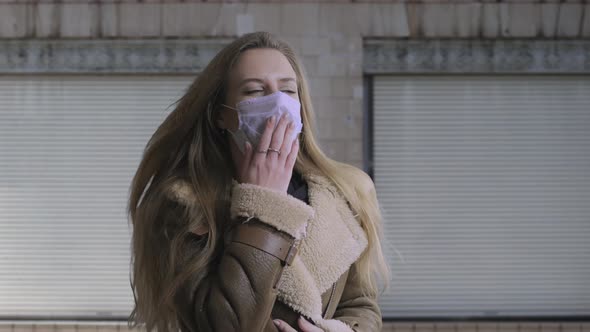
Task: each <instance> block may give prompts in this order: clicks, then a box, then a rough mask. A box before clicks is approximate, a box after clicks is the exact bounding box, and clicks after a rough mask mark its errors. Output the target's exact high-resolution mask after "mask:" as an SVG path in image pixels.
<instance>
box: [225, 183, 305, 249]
mask: <svg viewBox="0 0 590 332" xmlns="http://www.w3.org/2000/svg"><path fill="white" fill-rule="evenodd" d="M313 216H314V210H313V208H312V207H311V206H309V205H307V204H305V202H302V201H301V200H299V199H298V198H296V197H293V196H291V195H289V194H287V193H284V192H280V191H276V190H272V189H269V188H265V187H262V186H258V185H254V184H249V183H238V182H237V181H235V180H233V187H232V201H231V217H232V218H236V217H248V218H257V219H259V220H260V221H262V222H264V223H266V224H268V225H271V226H273V227H275V228H276V229H278V230H280V231H283V232H286V233H288V234H290V235H291V236H293V237H294V238H295V239H301V238H303V237H304V236H305V228H306V227H307V222H308V221H309V220H310V219H311V218H313Z"/></svg>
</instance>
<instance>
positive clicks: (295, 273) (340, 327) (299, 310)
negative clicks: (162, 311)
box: [167, 172, 382, 332]
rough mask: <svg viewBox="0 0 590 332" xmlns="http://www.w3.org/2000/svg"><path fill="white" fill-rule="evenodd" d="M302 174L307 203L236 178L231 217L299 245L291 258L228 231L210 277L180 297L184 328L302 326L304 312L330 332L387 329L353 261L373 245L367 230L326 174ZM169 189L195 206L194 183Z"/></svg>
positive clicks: (176, 199)
mask: <svg viewBox="0 0 590 332" xmlns="http://www.w3.org/2000/svg"><path fill="white" fill-rule="evenodd" d="M301 175H302V176H303V179H304V180H305V182H306V183H307V186H308V197H309V205H308V204H306V203H305V202H303V201H301V200H299V199H298V198H295V197H293V196H291V195H289V194H287V193H281V192H278V191H274V190H271V189H267V188H264V187H260V186H256V185H252V184H240V183H238V182H236V181H235V180H234V181H233V188H232V194H231V198H232V201H231V216H232V220H240V222H238V223H237V224H238V225H240V224H241V225H244V227H245V226H246V225H247V226H248V227H254V230H260V231H266V232H263V233H264V234H265V235H264V236H267V237H268V238H269V240H272V239H270V238H271V237H280V238H281V239H282V240H287V241H291V243H292V245H293V246H294V247H297V249H298V251H297V254H296V255H295V256H294V258H293V260H292V262H291V264H290V265H289V264H285V263H284V262H281V260H280V259H278V258H277V257H275V256H273V255H271V254H269V253H268V252H265V251H264V250H261V249H259V248H256V247H255V246H252V245H246V244H244V243H240V242H232V241H231V236H229V239H230V240H229V241H225V244H224V248H223V250H222V251H221V252H222V253H221V257H220V258H219V260H217V261H216V262H218V265H216V266H215V267H213V268H212V272H211V273H210V276H209V277H207V278H206V279H205V280H204V281H203V282H200V283H199V284H189V285H186V288H185V289H186V292H185V296H183V297H182V298H181V299H180V300H179V306H180V307H182V308H183V310H182V312H180V313H179V318H180V321H181V322H182V323H181V324H182V329H183V331H195V332H196V331H248V332H250V331H251V332H258V331H278V330H277V328H276V327H275V326H274V325H273V323H272V319H275V318H280V319H283V320H285V321H286V322H288V323H289V324H290V325H291V326H293V327H294V328H295V329H297V330H298V325H297V323H296V320H297V318H298V317H299V316H300V315H302V316H305V317H307V318H308V319H309V320H311V321H312V322H313V323H315V324H316V325H317V326H319V327H321V328H322V329H323V330H324V331H329V332H350V331H363V332H377V331H380V330H381V326H382V323H381V312H380V309H379V306H378V305H377V300H376V298H375V297H374V296H365V295H363V294H362V292H361V289H360V285H359V280H358V278H357V271H356V264H355V262H356V261H357V260H358V258H359V257H360V255H361V254H362V253H363V251H364V250H365V249H366V248H367V244H368V243H367V236H366V234H365V232H364V231H363V229H362V227H361V226H360V223H359V221H358V220H357V219H356V216H355V215H353V213H352V211H351V209H350V208H349V206H348V203H347V202H346V201H345V199H344V197H343V196H342V195H341V194H340V192H339V190H337V188H336V187H335V186H334V184H333V183H331V181H330V180H329V179H328V178H327V177H324V176H323V175H320V174H318V173H314V172H303V173H302V174H301ZM367 178H368V177H367ZM371 186H372V182H371ZM167 193H168V194H169V197H170V198H171V200H173V201H174V202H177V203H179V204H178V205H181V206H184V207H185V208H188V209H189V211H196V210H197V209H196V207H195V204H196V203H195V202H196V199H195V197H194V192H193V191H192V187H191V186H190V184H189V183H188V182H185V181H184V180H179V181H177V182H175V183H174V184H173V185H172V186H171V187H170V188H168V191H167ZM194 213H197V212H193V214H194ZM195 218H196V216H195ZM251 229H252V228H251ZM261 234H262V233H261ZM277 239H278V238H277Z"/></svg>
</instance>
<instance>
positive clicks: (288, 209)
mask: <svg viewBox="0 0 590 332" xmlns="http://www.w3.org/2000/svg"><path fill="white" fill-rule="evenodd" d="M231 209H232V211H231V216H232V219H233V220H234V221H235V220H240V221H241V222H247V223H248V224H249V225H248V226H249V227H250V230H253V229H252V227H253V228H254V229H258V230H260V231H261V233H263V234H264V236H266V237H280V239H274V240H281V239H282V240H284V239H288V240H289V241H291V242H292V243H295V239H296V238H301V236H302V235H303V230H304V229H305V226H306V224H307V221H308V220H309V219H310V218H311V215H312V213H313V209H311V207H309V206H308V205H307V204H305V203H304V202H301V201H300V200H298V199H297V198H295V197H292V196H290V195H287V194H286V193H280V192H276V191H272V190H269V189H266V188H262V187H259V186H254V185H245V184H237V183H234V187H233V190H232V202H231ZM237 224H238V226H237V227H239V224H240V222H238V223H237ZM269 230H271V231H270V232H269ZM231 232H232V231H230V232H229V233H228V234H226V236H225V239H226V240H225V241H223V248H221V250H220V254H219V257H218V259H217V260H216V263H215V264H214V266H211V271H210V273H209V274H208V276H207V277H206V278H205V279H203V280H202V281H200V282H199V283H198V284H194V283H192V284H191V283H189V284H188V285H186V287H184V288H183V289H185V291H186V293H185V294H181V296H179V297H178V298H180V302H179V307H181V308H180V316H179V318H180V321H181V324H182V325H183V327H184V329H185V330H189V331H195V332H197V331H198V332H204V331H224V332H225V331H228V332H230V331H252V332H257V331H277V329H276V327H275V326H274V324H273V322H272V319H271V311H272V308H273V306H274V303H275V300H276V296H277V290H276V288H275V287H276V283H277V281H278V279H279V278H280V276H281V273H282V270H283V262H282V261H281V260H280V259H279V258H277V257H276V256H275V255H272V254H270V253H268V252H266V251H264V250H262V249H260V248H257V247H256V246H253V245H248V244H244V243H240V242H235V241H232V240H231V239H232V234H231ZM269 240H273V239H269Z"/></svg>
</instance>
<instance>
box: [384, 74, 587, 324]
mask: <svg viewBox="0 0 590 332" xmlns="http://www.w3.org/2000/svg"><path fill="white" fill-rule="evenodd" d="M373 103H374V108H373V114H374V119H373V129H374V131H373V135H374V136H373V139H374V176H375V178H374V180H375V183H376V187H377V192H378V196H379V199H380V203H381V205H382V208H383V210H384V214H385V224H386V225H385V238H386V240H385V244H384V245H385V250H386V254H387V256H388V258H389V260H390V264H391V269H392V271H393V281H392V289H391V291H390V292H389V293H387V295H386V296H384V297H383V298H382V300H381V304H382V309H383V314H384V316H385V317H409V316H414V317H424V316H447V317H449V316H450V317H465V316H489V317H494V316H498V315H500V316H536V315H539V316H558V315H586V316H587V315H589V314H590V78H589V77H588V76H569V77H568V76H377V77H375V78H374V94H373Z"/></svg>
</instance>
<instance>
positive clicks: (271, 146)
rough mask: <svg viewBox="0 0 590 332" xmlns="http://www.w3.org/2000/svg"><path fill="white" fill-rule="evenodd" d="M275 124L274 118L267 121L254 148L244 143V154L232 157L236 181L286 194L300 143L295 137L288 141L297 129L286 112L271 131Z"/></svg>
mask: <svg viewBox="0 0 590 332" xmlns="http://www.w3.org/2000/svg"><path fill="white" fill-rule="evenodd" d="M275 121H277V120H276V119H275V117H274V116H273V117H271V118H270V119H269V120H268V121H267V123H266V128H265V129H264V133H263V134H262V137H261V138H260V143H259V144H258V147H256V149H253V148H252V146H251V145H250V143H246V149H245V153H244V154H243V155H242V154H241V153H234V156H236V155H239V156H241V157H239V158H234V163H235V166H236V171H237V173H238V174H237V177H238V179H237V180H238V182H240V183H251V184H255V185H259V186H262V187H267V188H269V189H274V190H278V191H284V192H287V189H288V187H289V181H291V175H292V172H293V166H294V165H295V160H296V159H297V154H298V153H299V140H298V139H297V138H295V139H294V140H292V141H291V138H292V137H293V134H294V131H295V127H296V126H295V125H294V124H293V122H292V121H291V120H290V119H289V118H288V116H286V113H284V114H283V115H282V116H281V118H280V119H279V120H278V121H279V123H278V125H277V126H276V128H275V129H274V131H273V128H274V124H275ZM236 159H237V160H236Z"/></svg>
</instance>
